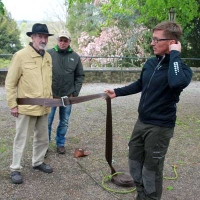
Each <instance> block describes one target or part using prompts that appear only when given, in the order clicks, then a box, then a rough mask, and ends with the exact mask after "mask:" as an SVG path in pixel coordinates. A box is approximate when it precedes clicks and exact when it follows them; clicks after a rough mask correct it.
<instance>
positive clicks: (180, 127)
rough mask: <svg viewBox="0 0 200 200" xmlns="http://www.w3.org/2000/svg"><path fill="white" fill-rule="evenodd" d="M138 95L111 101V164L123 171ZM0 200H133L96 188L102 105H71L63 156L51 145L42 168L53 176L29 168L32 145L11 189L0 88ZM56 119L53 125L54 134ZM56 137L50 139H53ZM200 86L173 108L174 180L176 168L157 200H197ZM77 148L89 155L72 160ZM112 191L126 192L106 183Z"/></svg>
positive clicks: (10, 121) (102, 166)
mask: <svg viewBox="0 0 200 200" xmlns="http://www.w3.org/2000/svg"><path fill="white" fill-rule="evenodd" d="M122 85H124V84H104V83H98V84H84V85H83V88H82V91H81V94H80V95H88V94H95V93H100V92H103V91H104V89H107V88H115V87H121V86H122ZM139 97H140V94H136V95H132V96H127V97H120V98H116V99H113V100H112V115H113V162H114V163H116V164H117V165H120V166H127V153H128V149H127V143H128V140H129V137H130V134H131V132H132V129H133V126H134V123H135V121H136V119H137V106H138V102H139ZM0 107H1V113H0V127H1V133H0V159H1V162H0V169H1V170H0V199H1V200H5V199H6V200H22V199H23V200H33V199H34V200H35V199H37V200H47V199H48V200H51V199H52V200H54V199H58V200H94V199H95V200H107V199H109V200H115V199H121V200H132V199H133V196H134V192H132V193H128V194H119V193H112V192H111V193H109V192H108V191H107V190H104V189H103V188H102V185H101V181H102V178H103V177H104V176H105V175H110V168H109V166H108V164H107V163H106V161H105V155H104V154H105V150H104V149H105V117H106V104H105V100H102V99H96V100H92V101H88V102H84V103H80V104H76V105H73V110H72V114H71V118H70V124H69V130H68V134H67V142H66V149H67V153H66V154H65V155H57V154H56V151H55V141H54V140H53V141H52V142H51V143H50V152H49V154H48V157H47V159H46V161H45V162H47V163H49V164H51V165H52V167H53V168H54V172H53V173H52V174H44V173H42V172H37V171H34V170H33V169H32V167H31V155H32V141H30V143H29V146H28V147H27V150H26V153H25V155H24V160H23V166H24V168H23V177H24V184H22V185H13V184H11V183H10V178H9V173H10V172H9V165H10V162H11V153H12V141H13V138H14V135H15V121H14V118H12V117H11V116H10V112H9V109H8V108H7V105H6V102H5V89H4V88H3V87H0ZM57 122H58V116H56V119H55V121H54V125H53V130H54V132H55V129H56V125H57ZM54 135H55V133H54ZM199 139H200V82H192V83H191V84H190V85H189V86H188V87H187V88H186V89H185V90H184V91H183V93H182V95H181V100H180V102H179V104H178V113H177V126H176V130H175V135H174V138H173V139H172V140H171V143H170V148H169V151H168V154H167V156H166V162H165V170H164V176H167V177H174V173H173V168H172V167H171V166H172V165H173V164H177V166H178V168H177V173H178V179H176V180H164V184H163V186H164V187H163V197H162V200H199V197H200V190H199V186H200V173H199V171H200V156H199V152H200V145H199V141H200V140H199ZM77 147H87V148H88V150H90V151H91V155H90V156H87V157H84V158H78V159H76V158H74V157H73V153H74V150H75V148H77ZM106 186H107V187H109V188H112V189H113V190H118V191H121V190H127V189H130V188H122V187H118V186H116V185H114V184H113V183H111V182H107V183H106Z"/></svg>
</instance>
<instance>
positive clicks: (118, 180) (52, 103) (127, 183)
mask: <svg viewBox="0 0 200 200" xmlns="http://www.w3.org/2000/svg"><path fill="white" fill-rule="evenodd" d="M97 98H104V99H105V100H106V104H107V114H106V144H105V158H106V161H107V162H108V164H109V166H110V169H111V173H112V174H113V178H112V182H113V183H115V184H116V185H119V186H124V187H132V186H133V185H134V183H133V179H132V177H131V176H130V174H128V173H124V174H121V176H119V175H117V176H116V175H115V176H114V174H116V170H115V169H114V167H113V165H112V149H113V142H112V109H111V98H110V97H109V96H108V95H107V94H106V93H98V94H92V95H87V96H79V97H67V96H64V97H61V98H54V99H48V98H18V99H17V103H18V104H19V105H41V106H47V107H56V106H64V107H66V106H67V105H70V104H77V103H81V102H85V101H89V100H93V99H97ZM120 171H121V169H120ZM126 171H127V170H125V172H126Z"/></svg>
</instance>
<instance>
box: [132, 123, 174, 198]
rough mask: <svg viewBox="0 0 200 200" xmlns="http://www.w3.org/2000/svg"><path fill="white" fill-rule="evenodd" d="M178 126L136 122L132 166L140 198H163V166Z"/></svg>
mask: <svg viewBox="0 0 200 200" xmlns="http://www.w3.org/2000/svg"><path fill="white" fill-rule="evenodd" d="M173 133H174V128H165V127H159V126H155V125H151V124H144V123H142V122H141V121H140V120H138V121H137V122H136V125H135V127H134V130H133V133H132V136H131V139H130V142H129V169H130V174H131V176H132V177H133V179H134V183H135V185H136V190H137V193H138V196H137V200H150V199H154V200H160V199H161V195H162V182H163V165H164V160H165V155H166V153H167V149H168V146H169V142H170V139H171V138H172V136H173Z"/></svg>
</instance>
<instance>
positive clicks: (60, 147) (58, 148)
mask: <svg viewBox="0 0 200 200" xmlns="http://www.w3.org/2000/svg"><path fill="white" fill-rule="evenodd" d="M57 153H59V154H65V147H64V146H58V147H57Z"/></svg>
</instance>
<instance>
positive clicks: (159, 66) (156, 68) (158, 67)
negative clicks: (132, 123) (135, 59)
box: [142, 55, 165, 108]
mask: <svg viewBox="0 0 200 200" xmlns="http://www.w3.org/2000/svg"><path fill="white" fill-rule="evenodd" d="M164 58H165V55H164V56H163V57H162V59H161V60H160V62H159V63H158V64H157V66H156V67H155V69H154V71H153V73H152V75H151V78H150V79H149V82H148V85H147V88H146V90H147V89H148V88H149V86H150V83H151V81H152V78H153V76H154V74H155V72H156V70H159V69H160V68H161V67H162V65H161V62H162V61H163V60H164ZM146 97H147V92H146V93H145V96H144V101H143V105H142V108H144V106H145V100H146Z"/></svg>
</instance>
